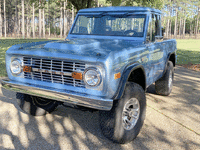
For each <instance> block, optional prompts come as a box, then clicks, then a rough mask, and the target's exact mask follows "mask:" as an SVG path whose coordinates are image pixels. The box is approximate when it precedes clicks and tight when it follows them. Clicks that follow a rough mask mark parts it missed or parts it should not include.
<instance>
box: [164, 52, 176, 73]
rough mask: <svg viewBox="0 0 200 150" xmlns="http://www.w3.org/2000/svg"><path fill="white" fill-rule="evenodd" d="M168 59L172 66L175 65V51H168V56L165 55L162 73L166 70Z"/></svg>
mask: <svg viewBox="0 0 200 150" xmlns="http://www.w3.org/2000/svg"><path fill="white" fill-rule="evenodd" d="M168 61H171V62H172V63H173V66H174V67H175V66H176V53H175V52H173V53H169V54H168V56H167V61H166V62H165V70H164V73H165V72H166V70H167V64H168Z"/></svg>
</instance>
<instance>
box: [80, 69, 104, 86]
mask: <svg viewBox="0 0 200 150" xmlns="http://www.w3.org/2000/svg"><path fill="white" fill-rule="evenodd" d="M84 82H85V83H86V84H87V85H89V86H97V85H99V83H100V82H101V75H100V73H99V71H98V70H97V69H96V68H88V69H86V71H85V73H84Z"/></svg>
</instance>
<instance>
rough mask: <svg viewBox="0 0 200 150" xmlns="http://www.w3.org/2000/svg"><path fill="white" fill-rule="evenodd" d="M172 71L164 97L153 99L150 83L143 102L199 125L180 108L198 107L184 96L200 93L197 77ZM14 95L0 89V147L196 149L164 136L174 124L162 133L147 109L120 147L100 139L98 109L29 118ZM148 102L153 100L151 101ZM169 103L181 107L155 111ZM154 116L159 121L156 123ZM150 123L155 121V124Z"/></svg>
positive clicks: (161, 125)
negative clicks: (141, 122)
mask: <svg viewBox="0 0 200 150" xmlns="http://www.w3.org/2000/svg"><path fill="white" fill-rule="evenodd" d="M178 69H179V70H178V71H176V76H175V83H174V89H173V90H174V91H173V92H172V94H171V95H170V96H169V97H164V98H163V97H161V96H159V97H157V95H156V94H155V89H154V85H151V86H150V87H149V88H148V90H147V103H148V101H150V102H152V103H151V104H155V108H156V109H157V108H158V109H159V110H161V112H162V111H163V113H169V112H171V113H172V114H176V115H177V116H178V117H180V115H185V116H184V117H183V118H187V117H188V118H189V117H191V120H193V122H196V123H199V121H198V120H197V118H195V116H190V115H189V116H187V115H188V114H187V113H186V114H184V113H183V111H185V109H191V107H192V106H191V107H190V106H188V104H192V105H193V106H194V105H195V106H199V105H200V104H199V103H197V102H196V101H195V100H194V99H195V96H193V98H194V99H193V98H190V97H189V94H191V93H190V92H189V93H187V92H186V91H187V89H189V91H191V90H192V89H191V88H192V87H195V88H197V87H198V88H197V89H196V90H192V91H195V92H198V93H199V92H200V91H199V89H200V88H199V86H198V84H199V77H198V75H196V74H194V73H192V74H194V76H193V79H190V78H191V76H190V71H185V72H184V73H183V72H182V71H184V70H181V69H182V68H178ZM179 76H181V77H182V78H181V77H179ZM186 79H187V80H186ZM183 86H186V89H183ZM184 91H185V92H184ZM1 93H2V94H1ZM15 94H16V93H15V92H11V91H8V90H5V89H3V88H1V89H0V100H1V101H0V114H1V115H0V120H1V122H0V149H20V150H22V149H64V150H65V149H69V150H70V149H73V150H78V149H91V150H93V149H109V150H110V149H113V150H116V149H117V150H120V149H123V150H124V149H142V150H145V149H160V147H161V146H166V147H165V149H169V148H173V147H174V146H176V147H177V146H178V147H179V148H180V147H182V148H183V149H188V148H189V147H191V146H199V147H200V144H199V143H198V142H197V141H196V140H191V139H184V138H183V137H182V135H181V134H178V135H176V132H174V133H173V132H172V133H171V132H170V134H169V131H168V130H172V131H173V130H178V128H179V127H178V124H177V123H176V122H174V124H177V125H172V126H170V125H171V124H169V127H171V128H170V129H166V128H165V127H164V126H165V124H167V125H168V123H169V122H170V121H169V119H168V118H167V117H166V116H163V115H157V114H158V113H157V112H156V111H155V110H153V109H151V108H150V107H148V106H147V117H146V120H145V122H144V125H143V128H142V129H141V132H140V134H139V135H138V137H137V138H136V139H135V140H134V141H133V142H130V143H128V144H121V145H120V144H116V143H112V142H111V141H109V140H108V139H106V138H105V137H104V136H103V135H102V133H101V130H100V127H99V115H98V114H99V113H98V111H95V112H89V111H81V110H77V109H73V108H70V107H67V108H66V107H63V106H59V107H58V108H57V110H56V111H54V112H53V113H52V114H47V115H45V116H38V117H33V116H30V115H27V114H25V113H24V112H22V111H21V109H20V108H19V106H18V104H17V102H16V98H15ZM185 94H186V95H185ZM193 94H194V95H195V94H197V93H193ZM149 95H150V96H149ZM152 98H155V99H157V100H153V101H152V100H151V99H152ZM171 99H172V100H171ZM173 101H175V102H176V103H178V104H179V105H181V106H182V108H179V107H175V108H174V107H172V108H171V107H165V109H160V108H164V106H168V105H169V106H171V105H173V104H174V102H173ZM168 103H169V104H168ZM175 106H176V105H175ZM186 106H187V107H186ZM197 108H199V107H196V108H195V109H194V108H193V111H194V113H195V114H196V113H198V114H200V112H199V110H200V109H199V110H198V109H197ZM179 111H180V112H179ZM169 115H170V114H169ZM160 117H162V119H164V120H163V121H159V120H160ZM155 119H157V120H158V121H156V122H155ZM162 119H161V120H162ZM172 122H173V121H172ZM156 123H159V124H156ZM174 126H175V127H174ZM174 128H175V129H174ZM179 132H181V131H179ZM169 135H170V136H169ZM161 149H162V148H161Z"/></svg>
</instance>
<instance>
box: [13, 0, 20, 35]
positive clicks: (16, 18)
mask: <svg viewBox="0 0 200 150" xmlns="http://www.w3.org/2000/svg"><path fill="white" fill-rule="evenodd" d="M17 6H18V0H16V1H15V27H14V32H15V36H16V35H17V31H18V29H19V27H18V8H17Z"/></svg>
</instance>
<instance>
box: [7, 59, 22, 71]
mask: <svg viewBox="0 0 200 150" xmlns="http://www.w3.org/2000/svg"><path fill="white" fill-rule="evenodd" d="M10 70H11V72H12V73H13V74H15V75H17V74H20V73H21V72H22V67H21V63H20V60H19V59H14V60H13V61H12V62H11V65H10Z"/></svg>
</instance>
